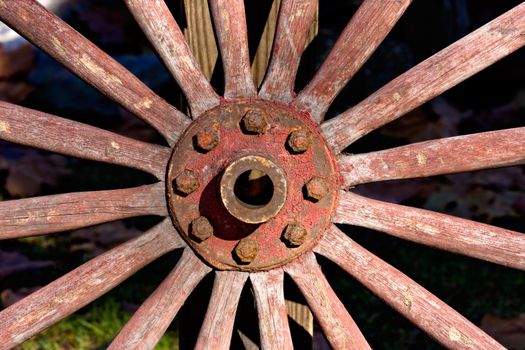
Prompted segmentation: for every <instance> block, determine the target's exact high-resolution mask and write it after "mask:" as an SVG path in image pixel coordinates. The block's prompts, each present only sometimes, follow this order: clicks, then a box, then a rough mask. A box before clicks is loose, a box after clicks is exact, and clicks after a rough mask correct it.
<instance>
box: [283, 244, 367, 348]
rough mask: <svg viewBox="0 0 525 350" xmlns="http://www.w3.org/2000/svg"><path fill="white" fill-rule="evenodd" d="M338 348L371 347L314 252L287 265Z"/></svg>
mask: <svg viewBox="0 0 525 350" xmlns="http://www.w3.org/2000/svg"><path fill="white" fill-rule="evenodd" d="M284 270H285V271H286V272H287V273H288V274H289V275H290V276H291V277H292V279H293V280H294V282H295V283H296V284H297V286H298V287H299V289H300V290H301V292H302V293H303V295H304V297H305V299H306V301H307V302H308V305H310V307H311V309H312V311H313V313H314V315H315V317H316V318H317V321H318V322H319V324H320V325H321V327H322V329H323V332H324V334H325V335H326V338H327V339H328V341H329V342H330V344H331V345H332V347H334V349H359V350H361V349H370V346H369V345H368V342H367V341H366V339H365V337H364V336H363V334H362V333H361V331H360V330H359V328H358V327H357V325H356V324H355V322H354V320H353V319H352V317H351V316H350V314H349V313H348V312H347V311H346V309H345V307H344V305H343V304H342V303H341V301H340V300H339V299H338V298H337V295H335V293H334V291H333V290H332V288H331V287H330V285H329V284H328V281H327V280H326V278H325V276H324V275H323V272H322V271H321V268H320V267H319V265H318V264H317V260H316V259H315V256H314V255H313V253H308V254H305V255H303V256H301V257H300V258H297V260H294V261H293V262H291V263H290V264H288V265H285V266H284Z"/></svg>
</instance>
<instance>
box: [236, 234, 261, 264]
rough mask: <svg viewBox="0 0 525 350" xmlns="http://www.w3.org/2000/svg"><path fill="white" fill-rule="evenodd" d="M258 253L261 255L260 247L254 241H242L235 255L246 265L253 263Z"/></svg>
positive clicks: (246, 239) (245, 239) (247, 239)
mask: <svg viewBox="0 0 525 350" xmlns="http://www.w3.org/2000/svg"><path fill="white" fill-rule="evenodd" d="M257 253H259V247H258V245H257V242H255V241H254V240H253V239H249V238H244V239H241V240H240V241H239V243H237V246H235V255H236V256H237V258H238V259H239V261H240V262H241V263H244V264H249V263H251V262H252V261H253V259H255V257H256V256H257Z"/></svg>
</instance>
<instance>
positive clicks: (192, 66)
mask: <svg viewBox="0 0 525 350" xmlns="http://www.w3.org/2000/svg"><path fill="white" fill-rule="evenodd" d="M125 2H126V5H127V6H128V8H129V9H130V11H131V13H132V14H133V16H134V17H135V19H136V20H137V22H138V23H139V25H140V27H141V28H142V31H143V32H144V33H145V34H146V36H147V37H148V39H149V41H150V42H151V44H152V45H153V46H154V47H155V50H156V51H157V53H158V54H159V56H160V57H161V58H162V61H163V62H164V64H165V65H166V67H167V68H168V70H169V71H170V73H171V75H172V76H173V77H174V78H175V80H176V81H177V83H178V84H179V86H180V87H181V89H182V90H183V92H184V95H185V96H186V98H187V100H188V104H189V105H190V109H191V113H192V116H193V117H194V118H196V117H197V116H199V115H200V114H202V113H204V112H205V111H207V110H208V109H211V108H213V107H215V106H217V105H218V104H219V96H218V95H217V94H216V93H215V91H214V90H213V88H212V87H211V85H210V83H209V82H208V81H207V80H206V77H205V76H204V74H203V73H202V71H201V69H200V67H199V65H198V63H197V61H196V60H195V58H194V57H193V55H192V53H191V51H190V48H189V46H188V44H187V43H186V40H185V38H184V35H183V34H182V32H181V30H180V28H179V26H178V24H177V22H176V21H175V19H174V18H173V16H172V15H171V12H170V10H169V9H168V7H167V6H166V3H165V2H164V0H125Z"/></svg>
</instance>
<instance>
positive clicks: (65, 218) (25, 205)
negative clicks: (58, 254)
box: [0, 183, 168, 240]
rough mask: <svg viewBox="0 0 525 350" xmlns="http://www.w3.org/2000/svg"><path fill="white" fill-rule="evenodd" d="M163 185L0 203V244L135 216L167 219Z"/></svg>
mask: <svg viewBox="0 0 525 350" xmlns="http://www.w3.org/2000/svg"><path fill="white" fill-rule="evenodd" d="M164 193H165V185H164V183H157V184H154V185H146V186H141V187H136V188H127V189H122V190H109V191H93V192H78V193H68V194H59V195H52V196H44V197H35V198H26V199H18V200H10V201H4V202H0V227H1V228H2V229H1V230H0V240H2V239H10V238H21V237H28V236H35V235H41V234H48V233H54V232H61V231H66V230H74V229H78V228H82V227H86V226H91V225H96V224H101V223H104V222H108V221H114V220H120V219H126V218H130V217H134V216H143V215H158V216H167V215H168V210H167V206H166V203H165V200H164V198H163V196H164Z"/></svg>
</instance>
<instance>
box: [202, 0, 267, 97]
mask: <svg viewBox="0 0 525 350" xmlns="http://www.w3.org/2000/svg"><path fill="white" fill-rule="evenodd" d="M210 8H211V12H212V16H213V23H214V24H215V33H216V34H217V38H218V40H219V49H220V52H221V56H222V64H223V67H224V80H225V83H226V86H225V89H224V90H225V91H224V97H226V98H237V97H255V95H256V94H257V91H256V89H255V84H254V82H253V78H252V72H251V69H250V55H249V51H248V31H247V29H246V13H245V12H244V2H243V0H210Z"/></svg>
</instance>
